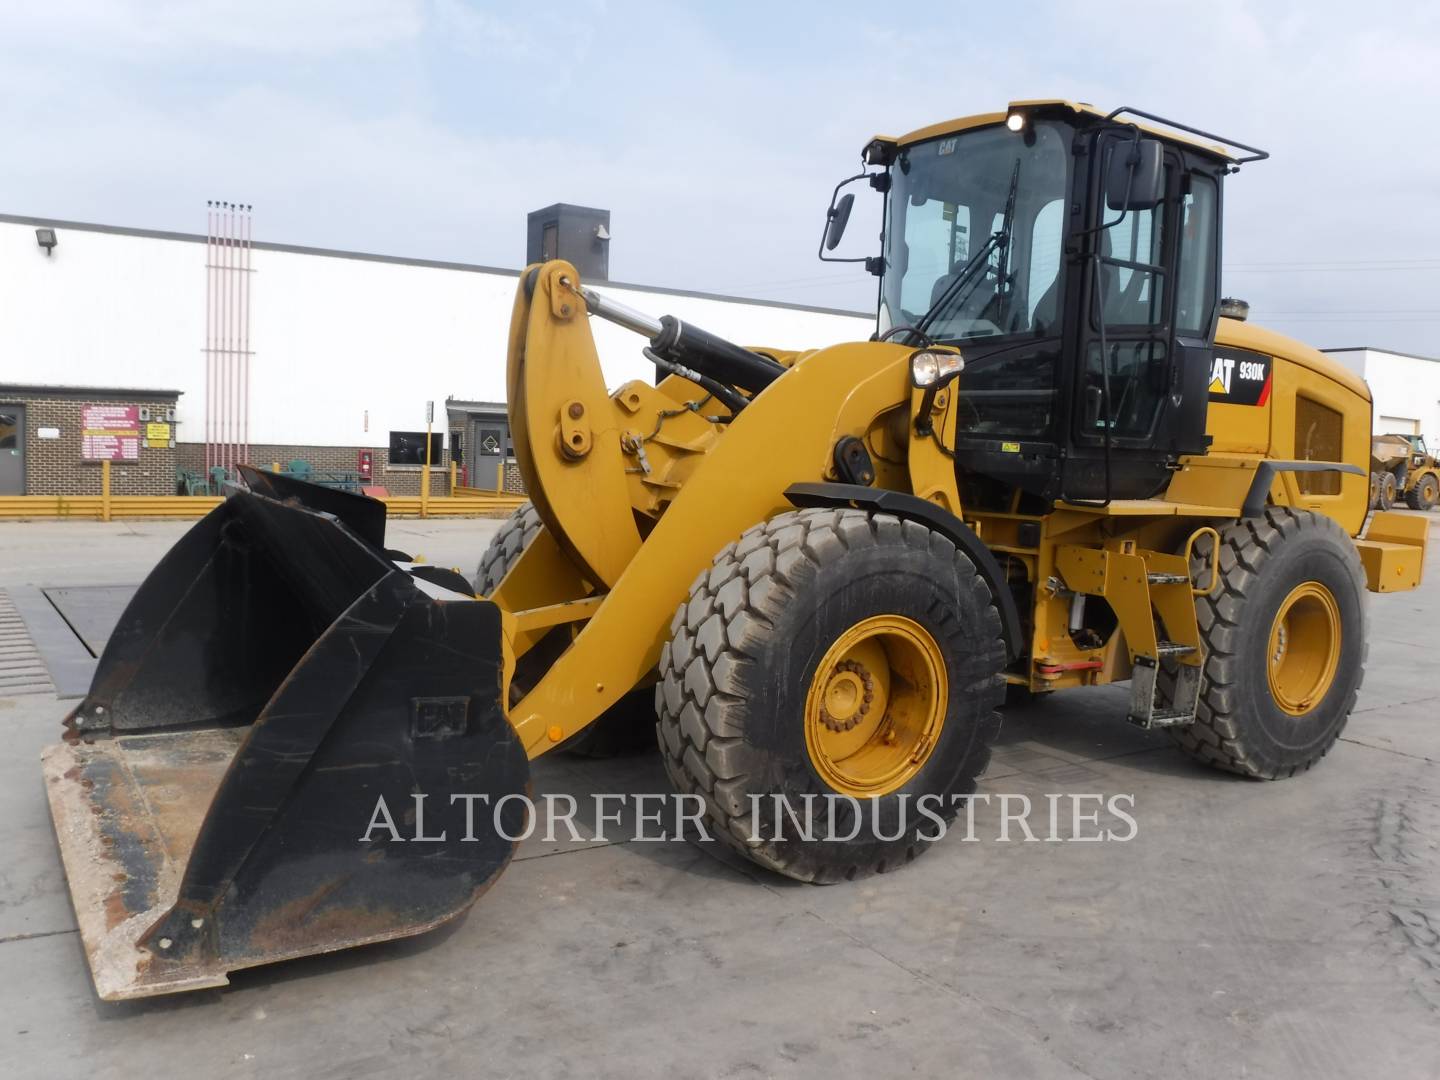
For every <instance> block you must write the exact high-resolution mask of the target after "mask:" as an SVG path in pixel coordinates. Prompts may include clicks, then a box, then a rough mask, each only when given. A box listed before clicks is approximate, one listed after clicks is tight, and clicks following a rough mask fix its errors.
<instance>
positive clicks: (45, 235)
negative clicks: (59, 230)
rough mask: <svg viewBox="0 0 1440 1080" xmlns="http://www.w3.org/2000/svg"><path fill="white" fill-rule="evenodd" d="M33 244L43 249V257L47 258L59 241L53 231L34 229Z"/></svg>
mask: <svg viewBox="0 0 1440 1080" xmlns="http://www.w3.org/2000/svg"><path fill="white" fill-rule="evenodd" d="M35 242H36V243H37V244H39V245H40V246H41V247H42V248H44V249H45V255H46V257H47V258H48V257H49V256H50V253H51V252H53V251H54V250H55V245H56V244H58V243H59V242H60V241H59V240H58V239H56V237H55V230H54V229H36V230H35Z"/></svg>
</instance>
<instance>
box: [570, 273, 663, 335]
mask: <svg viewBox="0 0 1440 1080" xmlns="http://www.w3.org/2000/svg"><path fill="white" fill-rule="evenodd" d="M580 295H581V296H583V297H584V298H585V306H586V307H587V308H589V309H590V314H591V315H598V316H600V318H602V319H605V320H606V321H607V322H613V323H615V324H616V325H617V326H623V327H625V329H626V330H633V331H634V332H635V333H637V334H639V335H640V336H642V337H645V338H649V339H651V340H652V341H653V340H654V339H655V338H657V337H659V336H660V331H661V330H663V329H664V327H662V326H661V325H660V320H659V319H656V318H652V317H651V316H649V315H646V314H645V313H644V312H643V311H636V310H635V309H634V308H632V307H626V306H625V305H624V304H621V303H619V302H617V301H615V300H611V299H610V298H609V297H608V296H601V295H600V294H599V293H598V292H596V291H595V290H594V289H587V288H586V287H585V286H584V285H581V286H580Z"/></svg>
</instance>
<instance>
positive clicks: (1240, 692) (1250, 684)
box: [1160, 507, 1369, 780]
mask: <svg viewBox="0 0 1440 1080" xmlns="http://www.w3.org/2000/svg"><path fill="white" fill-rule="evenodd" d="M1220 541H1221V542H1220V587H1219V588H1218V589H1216V591H1215V595H1214V596H1211V597H1198V598H1197V599H1196V615H1197V618H1198V619H1199V623H1200V636H1201V640H1202V643H1203V645H1204V649H1205V669H1204V673H1203V675H1202V679H1201V691H1200V704H1199V709H1198V711H1197V714H1196V718H1195V722H1194V723H1193V724H1190V725H1187V726H1185V727H1179V728H1172V729H1170V732H1171V735H1172V736H1173V737H1174V739H1175V741H1176V742H1177V743H1178V744H1179V746H1180V748H1181V749H1182V750H1184V751H1185V752H1186V753H1187V754H1189V755H1190V756H1191V757H1193V758H1195V759H1196V760H1198V761H1203V762H1205V763H1206V764H1207V765H1213V766H1215V767H1216V768H1218V769H1224V770H1226V771H1228V772H1233V773H1239V774H1241V775H1242V776H1249V777H1254V778H1257V779H1262V780H1278V779H1281V778H1283V777H1287V776H1294V775H1295V774H1296V773H1300V772H1304V771H1305V770H1306V769H1309V768H1310V767H1311V766H1312V765H1314V764H1315V763H1316V762H1317V761H1319V760H1320V759H1321V758H1323V757H1324V756H1325V755H1326V754H1327V753H1328V752H1329V751H1330V748H1331V747H1332V746H1334V745H1335V741H1336V740H1337V739H1339V737H1340V733H1341V732H1342V731H1343V730H1344V728H1345V723H1346V721H1347V720H1348V719H1349V718H1350V713H1351V711H1352V710H1353V709H1354V708H1355V700H1356V698H1357V696H1358V695H1359V692H1360V684H1361V682H1362V681H1363V680H1364V677H1365V658H1366V653H1367V650H1368V647H1369V646H1368V638H1367V635H1366V630H1367V627H1366V618H1367V613H1366V601H1367V597H1366V593H1365V572H1364V570H1363V568H1362V567H1361V565H1360V555H1359V552H1357V551H1356V549H1355V544H1354V542H1353V541H1352V540H1351V539H1350V537H1349V536H1348V535H1347V534H1346V532H1345V530H1344V529H1343V528H1341V527H1340V525H1339V524H1338V523H1337V522H1336V521H1335V520H1334V519H1333V518H1329V517H1326V516H1325V515H1323V514H1316V513H1311V512H1309V511H1296V510H1290V509H1287V508H1285V507H1271V508H1270V509H1268V510H1267V511H1266V512H1265V514H1264V516H1263V517H1258V518H1249V519H1246V520H1244V521H1239V522H1236V523H1234V524H1232V525H1229V526H1227V527H1225V528H1223V529H1221V530H1220ZM1196 548H1197V550H1196V552H1195V558H1194V565H1193V566H1192V573H1193V574H1194V576H1195V580H1197V581H1204V580H1207V579H1208V576H1209V567H1210V566H1211V561H1210V560H1211V554H1212V553H1211V552H1210V550H1209V548H1210V541H1208V540H1202V541H1201V542H1200V543H1198V544H1196ZM1305 581H1317V582H1319V583H1321V584H1322V585H1324V586H1325V587H1326V588H1327V589H1328V590H1329V591H1330V593H1331V595H1332V596H1334V598H1335V602H1336V605H1337V606H1338V608H1339V613H1340V625H1341V627H1342V635H1341V645H1340V660H1339V666H1338V668H1337V670H1336V672H1335V679H1334V682H1333V683H1331V686H1330V689H1329V690H1328V691H1327V692H1326V694H1325V696H1324V697H1323V698H1321V699H1320V701H1319V703H1318V704H1317V705H1316V706H1315V708H1313V709H1312V710H1311V711H1310V712H1308V713H1306V714H1305V715H1304V716H1302V717H1294V716H1291V715H1289V714H1287V713H1285V712H1284V711H1282V710H1281V709H1280V708H1279V706H1277V705H1276V704H1275V702H1274V699H1273V698H1272V697H1271V695H1270V688H1269V680H1268V677H1267V668H1266V663H1267V661H1266V652H1267V650H1268V648H1269V636H1270V629H1271V627H1272V625H1273V624H1274V621H1275V615H1276V613H1277V612H1278V611H1279V609H1280V605H1281V603H1283V601H1284V599H1285V597H1287V596H1288V595H1289V594H1290V591H1291V590H1292V589H1294V588H1295V587H1296V586H1297V585H1299V584H1300V583H1302V582H1305ZM1160 683H1161V689H1162V692H1168V690H1169V689H1170V686H1171V685H1172V684H1171V683H1170V681H1169V678H1168V676H1167V675H1166V673H1164V672H1163V671H1162V673H1161V676H1160ZM1167 696H1168V694H1167Z"/></svg>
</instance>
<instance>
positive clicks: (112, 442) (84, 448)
mask: <svg viewBox="0 0 1440 1080" xmlns="http://www.w3.org/2000/svg"><path fill="white" fill-rule="evenodd" d="M80 427H81V432H80V456H81V457H82V458H84V459H85V460H86V461H138V460H139V458H140V407H139V406H138V405H86V406H84V407H82V408H81V410H80Z"/></svg>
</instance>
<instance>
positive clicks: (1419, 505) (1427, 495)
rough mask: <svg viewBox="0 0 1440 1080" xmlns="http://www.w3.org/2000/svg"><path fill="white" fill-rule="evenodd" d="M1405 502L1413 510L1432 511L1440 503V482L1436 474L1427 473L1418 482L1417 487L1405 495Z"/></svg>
mask: <svg viewBox="0 0 1440 1080" xmlns="http://www.w3.org/2000/svg"><path fill="white" fill-rule="evenodd" d="M1405 502H1406V504H1407V505H1408V506H1409V507H1410V509H1411V510H1431V509H1434V507H1435V504H1436V503H1437V502H1440V480H1437V479H1436V478H1435V474H1434V473H1426V474H1425V475H1424V476H1422V477H1421V478H1420V479H1419V480H1417V481H1416V483H1415V486H1414V487H1412V488H1411V489H1410V490H1409V491H1407V492H1406V493H1405Z"/></svg>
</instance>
